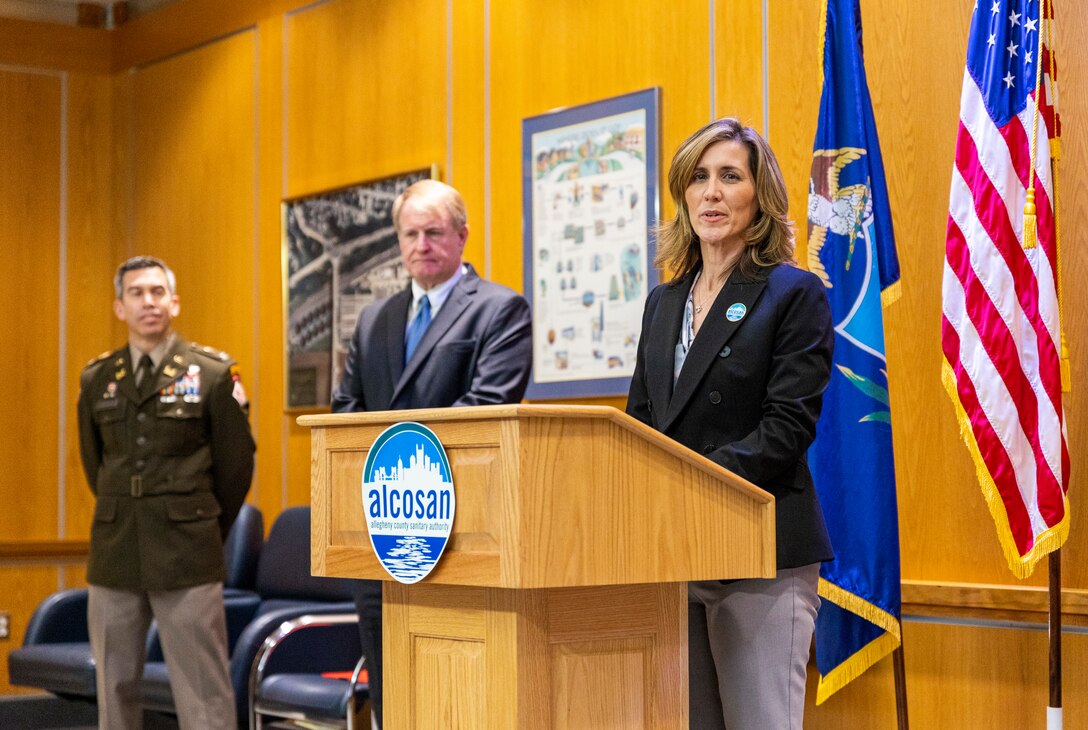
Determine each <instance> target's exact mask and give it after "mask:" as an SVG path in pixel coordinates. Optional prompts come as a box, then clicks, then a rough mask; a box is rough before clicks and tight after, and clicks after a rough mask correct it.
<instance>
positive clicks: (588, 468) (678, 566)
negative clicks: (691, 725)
mask: <svg viewBox="0 0 1088 730" xmlns="http://www.w3.org/2000/svg"><path fill="white" fill-rule="evenodd" d="M404 421H415V422H417V423H422V424H425V425H426V426H428V427H429V428H430V429H431V430H433V431H434V432H435V433H436V434H437V435H438V438H439V439H440V440H441V441H442V444H443V446H444V447H445V449H446V453H447V455H448V456H449V460H450V465H451V469H452V472H453V480H454V489H455V490H456V495H457V512H456V515H455V519H454V525H453V532H452V534H451V536H450V541H449V543H448V545H447V546H446V550H445V553H444V554H443V556H442V559H441V560H440V561H439V563H438V565H437V566H436V567H435V569H434V571H433V572H432V573H431V574H430V575H429V576H427V577H426V578H424V579H423V580H422V581H420V582H419V583H416V584H414V585H403V584H400V583H396V582H392V581H391V580H390V576H389V574H388V573H386V572H385V570H384V569H383V568H382V567H381V565H380V564H379V563H378V559H377V557H376V556H375V555H374V552H373V550H372V549H371V546H370V539H369V536H368V534H367V528H366V520H365V519H364V515H363V507H362V496H361V488H362V485H361V482H362V470H363V464H364V462H365V460H366V455H367V451H368V450H369V448H370V445H371V444H372V443H373V442H374V440H375V438H377V436H378V434H380V433H381V432H382V431H383V430H384V429H385V428H387V427H388V426H390V425H392V424H394V423H400V422H404ZM299 423H300V424H302V425H304V426H309V427H310V428H311V429H312V431H311V454H312V463H311V469H312V477H311V479H312V481H311V489H312V499H313V512H312V515H313V517H312V519H313V536H312V544H311V565H312V570H313V573H314V574H315V575H326V576H339V577H353V578H375V579H380V580H386V581H388V582H386V583H385V587H384V608H383V611H384V613H383V617H384V654H385V656H384V663H385V677H386V680H385V685H384V697H383V700H384V720H385V727H386V728H388V730H399V729H400V728H420V729H424V728H426V729H428V730H430V729H431V728H448V727H457V728H470V729H472V730H475V729H477V728H494V729H495V730H509V729H510V728H572V729H573V728H578V729H582V728H641V727H646V728H676V729H677V730H680V729H681V728H687V727H688V705H687V688H688V683H687V589H686V586H685V583H684V582H685V581H689V580H705V579H713V578H749V577H771V576H773V575H774V572H775V539H774V534H775V531H774V498H773V497H772V496H771V495H770V494H768V493H767V492H764V491H763V490H761V489H759V488H757V487H755V486H753V485H752V484H750V483H749V482H747V481H745V480H743V479H741V478H739V477H737V476H735V475H733V474H732V473H730V472H728V471H726V470H725V469H723V468H721V467H720V466H718V465H716V464H714V463H712V462H711V461H709V460H707V459H705V458H703V457H702V456H699V455H698V454H696V453H694V452H692V451H690V450H688V449H686V448H684V447H683V446H680V445H679V444H677V443H676V442H674V441H672V440H671V439H669V438H666V437H665V436H662V435H661V434H659V433H657V432H656V431H654V430H653V429H651V428H649V427H647V426H645V425H643V424H641V423H639V422H637V421H635V420H634V419H632V418H630V417H629V416H627V415H625V414H623V413H621V412H620V411H617V410H616V409H614V408H609V407H603V406H547V405H512V406H486V407H475V408H446V409H427V410H417V411H387V412H379V413H359V414H343V415H326V416H303V417H301V418H299Z"/></svg>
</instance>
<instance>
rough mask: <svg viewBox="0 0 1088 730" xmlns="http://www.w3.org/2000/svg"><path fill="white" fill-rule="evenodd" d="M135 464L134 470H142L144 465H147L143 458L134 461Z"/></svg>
mask: <svg viewBox="0 0 1088 730" xmlns="http://www.w3.org/2000/svg"><path fill="white" fill-rule="evenodd" d="M135 466H136V471H143V470H144V467H145V466H147V463H146V462H145V461H144V460H143V459H138V460H137V461H136V464H135Z"/></svg>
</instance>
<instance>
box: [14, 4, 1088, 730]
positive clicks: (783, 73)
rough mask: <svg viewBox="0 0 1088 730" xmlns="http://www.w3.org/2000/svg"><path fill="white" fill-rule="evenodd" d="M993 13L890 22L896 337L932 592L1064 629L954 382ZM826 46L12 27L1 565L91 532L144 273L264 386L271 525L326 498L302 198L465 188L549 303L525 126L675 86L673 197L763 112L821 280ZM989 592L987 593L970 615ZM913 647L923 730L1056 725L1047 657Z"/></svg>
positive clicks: (918, 579)
mask: <svg viewBox="0 0 1088 730" xmlns="http://www.w3.org/2000/svg"><path fill="white" fill-rule="evenodd" d="M228 6H229V7H228ZM1076 10H1077V8H1075V7H1073V4H1072V3H1069V2H1064V1H1063V0H1059V1H1058V8H1057V11H1058V19H1059V23H1060V24H1059V26H1058V34H1057V41H1058V59H1059V61H1060V62H1061V64H1062V66H1061V71H1062V75H1061V78H1060V80H1061V83H1062V88H1063V96H1062V99H1061V101H1062V107H1061V111H1062V114H1063V121H1064V130H1065V133H1066V134H1065V138H1064V140H1063V151H1064V158H1063V160H1062V165H1061V171H1062V172H1061V179H1060V184H1061V185H1062V188H1061V191H1062V192H1061V195H1062V198H1061V204H1062V215H1063V218H1062V231H1063V235H1064V239H1063V250H1062V256H1063V258H1062V274H1063V276H1064V279H1065V282H1066V285H1067V288H1066V302H1065V323H1066V330H1067V334H1068V337H1069V344H1070V347H1071V351H1072V357H1073V382H1074V384H1075V390H1074V392H1073V393H1072V394H1069V395H1068V396H1067V400H1066V404H1065V407H1066V412H1067V414H1069V416H1070V422H1069V439H1070V451H1071V453H1072V455H1073V465H1074V472H1073V480H1072V483H1071V497H1070V501H1071V505H1072V509H1073V519H1074V525H1073V530H1072V535H1071V537H1070V539H1069V542H1068V543H1067V547H1066V549H1065V554H1066V559H1065V577H1064V584H1065V586H1066V588H1067V589H1069V590H1070V591H1071V600H1070V603H1069V610H1070V611H1072V612H1073V615H1071V617H1070V619H1071V621H1073V622H1079V623H1085V621H1086V618H1085V617H1086V616H1088V610H1086V609H1085V608H1084V606H1085V604H1086V603H1088V601H1086V600H1085V598H1086V597H1088V561H1085V560H1082V559H1081V556H1083V555H1084V554H1085V551H1086V549H1088V533H1086V532H1085V531H1084V530H1081V529H1079V528H1078V525H1077V520H1078V519H1079V515H1080V514H1081V510H1082V508H1083V507H1084V506H1085V505H1086V504H1088V500H1086V499H1085V498H1084V497H1083V496H1082V494H1083V492H1084V489H1085V488H1088V483H1086V481H1085V480H1084V479H1083V478H1082V477H1081V476H1080V473H1081V471H1082V470H1081V469H1080V468H1079V466H1078V465H1079V463H1080V462H1079V460H1078V455H1079V454H1080V453H1081V452H1083V451H1084V448H1083V447H1084V446H1085V445H1086V444H1088V431H1086V426H1085V425H1084V423H1083V421H1084V419H1080V418H1079V417H1078V414H1079V413H1080V412H1081V410H1082V409H1083V407H1085V406H1088V400H1086V398H1085V396H1084V390H1083V388H1081V387H1078V386H1077V385H1076V384H1079V383H1081V382H1083V380H1084V377H1083V375H1084V365H1083V359H1084V355H1085V352H1086V350H1085V347H1084V337H1085V332H1084V328H1083V327H1081V326H1080V325H1079V322H1080V321H1082V319H1083V317H1084V314H1085V312H1084V310H1085V307H1086V304H1088V293H1086V292H1085V291H1084V290H1083V288H1082V287H1076V286H1075V284H1076V283H1077V282H1079V280H1080V279H1081V278H1083V275H1084V273H1085V268H1086V267H1088V254H1086V253H1085V249H1084V246H1083V245H1082V244H1083V239H1084V234H1083V231H1084V230H1085V229H1086V228H1088V220H1086V219H1088V208H1086V205H1085V197H1086V195H1088V193H1085V192H1083V189H1084V186H1083V185H1081V180H1080V178H1081V177H1083V175H1084V173H1083V171H1084V170H1085V169H1088V135H1085V134H1084V133H1083V131H1082V130H1083V128H1084V126H1085V123H1086V121H1088V109H1086V102H1085V101H1084V100H1085V99H1086V98H1088V91H1085V90H1086V89H1088V60H1086V59H1085V57H1084V56H1083V54H1079V53H1077V51H1078V49H1077V46H1076V39H1078V38H1083V37H1086V36H1088V19H1086V18H1085V16H1084V15H1083V14H1077V13H1076ZM970 12H971V3H969V2H959V3H954V4H949V5H947V7H946V6H944V5H942V6H940V7H937V6H933V5H926V4H917V3H915V4H909V3H908V4H904V3H901V2H897V1H896V0H862V13H863V17H864V19H865V50H866V64H867V71H868V76H869V85H870V90H871V93H872V96H873V101H874V106H875V114H876V119H877V125H878V128H879V130H880V135H881V142H882V146H883V152H884V161H885V166H886V168H887V176H888V182H889V188H890V194H891V198H892V200H891V207H892V211H893V215H894V216H895V228H896V234H897V241H898V250H899V256H900V260H901V265H902V270H903V297H902V299H901V300H900V301H899V302H898V303H896V304H895V305H893V306H892V307H891V308H890V309H889V310H888V312H887V314H886V329H887V344H888V353H889V370H890V376H891V378H890V380H891V384H892V385H891V395H892V402H893V413H894V435H895V445H896V466H897V472H898V480H899V503H900V522H901V542H902V554H903V577H904V580H906V581H908V583H909V585H910V586H912V587H913V589H912V590H910V591H908V594H909V596H911V597H912V598H911V600H914V601H917V602H918V603H916V604H912V605H911V606H908V611H911V612H913V613H919V614H921V613H930V614H933V613H935V614H938V615H942V614H949V613H957V614H958V615H959V614H963V613H966V614H969V615H974V616H980V615H981V616H985V615H993V616H1000V617H1003V618H1010V617H1011V618H1020V619H1023V620H1037V618H1038V617H1037V615H1036V614H1031V615H1027V614H1024V613H1023V612H1022V607H1021V606H1020V605H1018V604H1019V603H1020V601H1019V600H1018V599H1016V598H1012V599H1010V598H1008V596H1010V595H1011V596H1020V595H1022V594H1023V595H1026V594H1025V592H1024V591H1018V590H1017V586H1022V585H1027V586H1041V585H1044V583H1045V571H1037V575H1035V576H1033V577H1032V578H1031V579H1029V580H1027V581H1025V582H1024V583H1023V584H1021V583H1018V582H1017V581H1016V580H1015V579H1014V578H1012V576H1011V574H1010V573H1009V572H1008V570H1007V569H1006V568H1005V565H1004V560H1003V558H1002V556H1001V552H1000V550H999V547H998V543H997V540H996V537H995V535H994V529H993V525H992V522H991V520H990V517H989V514H988V512H987V510H986V508H985V505H984V504H983V500H982V497H981V493H980V490H979V488H978V486H977V484H976V482H975V480H974V475H973V470H972V466H971V462H970V460H969V458H968V456H967V452H966V450H965V449H964V447H963V446H962V443H961V442H960V440H959V435H958V430H957V424H956V422H955V419H954V417H953V411H952V407H951V405H950V404H949V403H948V402H947V397H946V396H945V394H944V391H943V388H942V387H941V384H940V362H941V355H940V349H939V336H940V335H939V332H940V330H939V322H940V284H939V282H940V274H941V267H942V263H941V261H942V256H943V246H944V228H945V222H946V219H947V199H948V189H949V181H950V175H951V165H952V148H953V139H954V135H955V130H956V124H957V110H958V102H959V91H960V84H961V80H962V73H963V58H964V51H965V44H966V35H967V27H968V19H969V14H970ZM818 21H819V3H817V2H781V3H780V2H772V3H765V2H763V0H731V1H730V2H724V1H722V0H717V1H716V2H710V3H708V2H705V1H704V0H676V1H675V2H671V3H667V4H660V3H645V4H641V5H640V4H634V5H632V4H631V3H621V2H617V1H616V0H601V1H600V2H596V3H585V2H581V1H580V0H518V1H517V2H498V1H496V0H483V1H482V2H481V1H479V0H476V1H473V2H470V1H468V0H444V1H443V0H422V2H417V3H412V4H408V3H404V2H380V1H379V0H327V1H326V2H317V3H304V2H302V1H301V0H244V1H239V2H235V3H229V4H227V5H224V4H222V3H220V2H215V1H214V0H181V2H179V3H177V4H175V5H172V6H170V7H169V8H166V9H164V10H162V11H158V12H156V13H152V14H149V15H147V16H145V17H142V18H140V19H138V20H137V21H134V22H133V23H130V24H128V25H126V26H124V27H122V28H121V29H119V30H118V31H114V32H113V33H112V35H110V34H107V35H105V36H104V35H102V34H103V33H105V31H101V32H96V33H85V32H82V31H81V32H78V33H77V32H66V31H59V30H54V29H46V30H42V29H40V28H32V29H29V30H28V28H27V26H26V24H19V23H11V22H8V21H0V63H2V64H6V65H3V66H0V98H3V100H4V103H3V104H2V105H0V155H2V160H3V164H2V165H0V265H2V266H3V267H4V268H3V271H5V273H8V274H9V281H18V282H19V283H20V286H15V287H3V288H0V308H2V309H0V313H2V315H3V319H2V324H0V365H2V366H3V370H4V372H5V375H6V377H7V378H8V382H7V387H6V388H5V391H6V395H5V397H4V398H3V399H0V416H3V417H4V421H5V422H6V423H9V424H16V425H17V427H13V428H9V429H8V431H9V437H8V439H4V440H0V505H3V509H2V510H0V543H4V542H12V541H28V540H35V541H50V540H57V541H61V540H81V539H85V538H86V535H87V531H88V524H89V519H90V511H91V499H90V497H89V495H88V493H87V489H86V485H85V483H84V479H83V476H82V473H81V470H80V467H79V463H78V456H77V455H76V452H75V445H76V432H75V427H74V407H73V404H74V401H75V394H76V392H77V391H78V372H79V369H80V367H81V365H82V363H83V362H85V361H86V360H87V359H88V358H90V357H92V356H93V355H95V354H97V353H98V352H100V351H102V350H104V349H107V348H110V347H115V346H116V345H117V344H118V343H119V342H121V341H122V340H123V337H124V332H123V330H122V329H121V328H120V326H119V325H118V324H117V323H116V322H115V321H114V320H113V319H112V315H110V313H109V303H110V298H111V296H112V293H111V290H110V277H111V275H112V271H113V268H114V267H115V266H116V264H117V262H118V261H119V260H120V259H122V258H123V257H125V256H127V255H129V254H132V253H137V252H144V251H147V252H151V253H156V254H159V255H162V256H164V257H166V258H167V260H168V261H170V262H171V264H172V265H173V266H174V267H175V269H176V270H177V272H178V276H179V290H180V294H181V299H182V314H181V317H180V318H179V320H178V326H179V329H180V330H181V331H182V332H183V333H184V334H186V335H187V336H188V337H190V338H192V339H196V340H199V341H207V342H208V343H209V344H212V345H214V346H217V347H220V348H222V349H225V350H227V351H229V352H231V353H232V354H233V355H235V356H236V357H237V358H238V359H239V361H240V363H241V366H242V370H243V376H244V382H245V383H246V386H247V388H248V390H249V393H250V397H251V400H252V402H253V411H252V417H251V419H252V422H253V427H254V431H255V434H256V438H257V441H258V455H257V459H258V462H257V477H256V482H255V485H254V490H253V492H252V493H251V501H253V502H254V503H256V504H257V506H259V507H260V508H261V509H262V510H263V511H264V513H265V515H266V519H267V520H268V521H269V522H270V521H271V519H272V518H273V517H274V516H275V515H276V514H277V513H278V512H279V511H280V510H282V509H283V508H284V507H285V506H288V505H293V504H300V503H304V502H306V501H307V500H308V498H309V445H308V434H307V433H306V432H305V431H303V430H302V429H300V428H298V427H297V426H296V425H295V424H294V418H295V416H296V415H297V414H295V413H288V412H285V411H284V407H283V383H284V374H283V356H282V352H283V334H282V327H283V322H282V317H283V302H282V283H281V271H282V269H281V267H282V263H281V256H280V248H281V241H280V201H281V200H282V199H283V198H284V197H288V196H295V195H300V194H305V193H308V192H315V191H318V190H323V189H328V188H332V187H337V186H340V185H345V184H349V183H351V182H355V181H358V180H364V179H371V178H375V177H380V176H384V175H388V174H391V173H395V172H400V171H404V170H407V169H414V168H418V167H422V166H426V165H429V164H431V163H437V164H438V165H439V167H440V169H441V171H442V175H443V177H444V179H446V180H448V181H450V182H452V183H453V184H454V185H456V186H457V187H458V188H459V189H460V190H461V191H462V192H463V193H464V195H465V198H466V201H467V203H468V207H469V222H470V227H471V235H470V238H469V243H468V247H467V249H466V256H467V258H468V259H469V260H470V261H472V262H473V264H475V265H476V266H477V268H478V269H479V270H480V271H481V272H482V273H485V274H488V275H489V276H490V277H491V278H492V279H495V280H497V281H499V282H501V283H504V284H507V285H509V286H511V287H513V288H515V289H520V288H521V274H522V259H521V250H522V229H521V120H522V119H523V118H525V117H527V116H531V115H535V114H540V113H542V112H545V111H547V110H549V109H553V108H557V107H564V106H570V105H575V104H580V103H584V102H588V101H592V100H596V99H600V98H604V97H608V96H613V95H617V94H622V93H626V92H630V91H635V90H638V89H642V88H646V87H649V86H658V87H660V88H661V89H662V118H661V131H662V135H661V139H662V155H661V157H662V159H661V164H662V169H663V171H662V179H664V172H665V170H666V169H667V165H668V162H669V160H670V159H671V155H672V152H673V150H674V149H675V147H676V145H677V144H678V143H679V142H680V141H681V140H682V139H683V138H684V137H685V136H686V135H687V134H688V133H690V132H691V131H692V130H694V129H695V128H696V127H698V126H699V125H701V124H703V123H704V122H706V121H707V120H709V119H710V118H711V117H712V116H719V115H727V114H735V115H738V116H740V117H741V118H742V119H743V120H745V121H746V122H748V123H750V124H752V125H753V126H755V127H756V128H757V129H760V130H762V131H763V132H764V133H765V134H767V136H768V137H769V139H770V141H771V144H772V146H773V147H774V148H775V150H776V153H777V155H778V157H779V160H780V162H781V163H782V166H783V169H784V171H785V173H786V177H787V181H788V184H789V189H790V194H791V199H792V200H793V201H794V206H795V210H796V211H797V215H798V216H799V217H800V218H801V220H800V221H799V223H800V235H799V241H798V247H799V258H800V259H801V260H804V255H803V254H804V246H805V240H804V238H805V234H804V220H803V216H804V201H805V199H806V195H807V184H808V183H807V181H808V169H809V159H810V152H811V145H812V139H813V136H814V132H815V127H816V113H817V106H818V97H819V91H820V90H819V88H818V84H819V62H820V61H819V56H818V53H819V43H818V37H817V24H818ZM28 33H30V34H31V36H32V39H33V42H31V43H28V42H27V40H26V39H27V38H28V37H31V36H28ZM9 40H10V41H11V42H10V43H9V42H8V41H9ZM765 89H766V93H765ZM663 195H664V198H667V193H663ZM664 198H663V199H662V201H661V210H662V212H663V214H669V213H670V212H671V211H672V204H671V201H669V200H667V199H664ZM607 402H612V403H613V404H614V405H618V406H621V407H622V405H623V401H622V399H613V400H611V401H607ZM58 459H59V460H61V464H62V465H63V466H62V468H58V466H57V463H58ZM58 552H60V551H58ZM0 560H2V558H0ZM81 580H82V577H81V575H80V571H79V569H78V566H72V565H71V564H70V562H65V561H64V560H62V559H61V558H57V559H48V558H46V559H40V560H33V561H23V562H15V561H12V560H9V561H8V562H6V563H3V562H0V596H12V598H9V599H0V610H11V611H12V612H13V614H14V616H13V618H14V620H13V627H14V629H15V632H14V637H13V640H14V641H15V642H17V641H19V640H20V638H21V632H22V629H23V628H24V627H25V622H26V619H27V618H28V615H29V611H30V609H31V608H32V607H33V605H35V604H36V603H37V601H38V600H40V598H41V597H43V596H44V595H45V594H46V593H48V592H49V591H51V590H54V589H56V588H57V587H59V586H68V585H73V584H78V583H80V582H81ZM956 584H965V585H966V586H967V587H966V588H964V587H957V586H956ZM976 584H1001V585H1006V586H1009V587H1010V590H1007V591H981V592H979V591H975V590H974V589H973V588H972V587H971V586H974V585H976ZM968 595H983V596H986V597H987V598H985V599H984V600H981V601H974V602H972V604H973V605H971V606H966V600H967V599H966V596H968ZM961 604H963V608H962V610H955V611H954V610H952V609H955V608H956V607H957V606H960V605H961ZM905 635H906V659H907V669H908V682H909V686H908V691H909V692H910V697H911V707H910V709H911V715H912V717H913V719H915V722H916V725H917V726H919V727H930V726H945V725H950V724H955V725H956V726H957V727H990V726H1016V727H1042V726H1043V720H1042V718H1043V714H1042V706H1043V701H1044V699H1045V667H1046V655H1045V634H1042V633H1039V632H1035V631H1026V630H1012V629H1004V630H998V629H984V628H970V627H965V626H955V625H940V624H930V623H908V624H907V627H906V629H905ZM10 645H11V644H6V645H5V644H0V654H5V653H6V652H5V651H4V648H5V647H7V646H10ZM1086 652H1088V646H1086V642H1085V639H1084V637H1083V636H1080V635H1077V636H1071V637H1069V638H1068V640H1067V650H1066V668H1067V669H1066V705H1067V712H1068V713H1069V714H1070V715H1074V713H1079V715H1080V716H1084V715H1085V713H1088V697H1086V693H1085V692H1084V691H1083V690H1082V689H1081V686H1082V685H1083V684H1084V677H1083V676H1081V675H1082V674H1083V671H1081V669H1078V667H1079V668H1083V666H1084V665H1085V660H1088V654H1086ZM5 672H6V666H4V667H0V687H2V686H3V682H4V681H5V678H6V677H5ZM1078 672H1079V673H1078ZM811 700H812V698H811V697H810V703H811ZM1010 719H1012V722H1011V724H1010ZM808 724H809V725H810V726H811V727H834V726H843V725H845V726H847V727H893V726H894V703H893V699H892V688H891V669H890V664H889V663H888V662H887V661H885V662H882V663H881V664H880V665H879V666H878V667H877V669H876V670H874V671H873V672H870V673H869V674H867V675H866V676H864V677H863V678H862V679H860V680H858V681H857V682H855V683H853V684H852V685H850V686H848V687H847V688H846V689H845V690H843V691H842V692H840V693H839V694H838V695H836V696H834V697H833V698H832V699H831V700H829V701H828V702H827V703H826V704H825V705H824V706H822V707H820V708H815V707H810V710H809V714H808Z"/></svg>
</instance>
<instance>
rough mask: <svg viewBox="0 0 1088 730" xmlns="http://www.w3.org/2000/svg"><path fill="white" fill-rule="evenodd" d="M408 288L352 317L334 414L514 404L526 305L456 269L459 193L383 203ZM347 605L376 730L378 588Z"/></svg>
mask: <svg viewBox="0 0 1088 730" xmlns="http://www.w3.org/2000/svg"><path fill="white" fill-rule="evenodd" d="M393 225H394V227H395V228H396V231H397V240H398V242H399V244H400V254H401V258H402V259H403V261H404V265H405V267H406V268H407V269H408V273H409V274H410V275H411V277H412V283H411V286H410V287H408V288H406V289H405V290H404V291H402V292H400V293H399V294H395V295H393V296H391V297H388V298H386V299H382V300H380V301H377V302H374V303H373V304H371V305H370V306H368V307H367V308H365V309H364V310H363V311H362V312H361V313H360V314H359V321H358V323H357V324H356V326H355V334H354V336H353V337H352V340H351V347H350V349H349V351H348V358H347V362H346V364H345V366H344V373H343V376H342V378H341V380H340V383H339V384H338V385H337V386H336V389H335V390H334V392H333V397H332V409H333V411H335V412H337V413H349V412H353V411H385V410H401V409H407V408H442V407H446V406H473V405H489V404H498V403H517V402H518V401H520V400H521V397H522V396H523V395H524V394H525V387H526V385H527V384H528V382H529V369H530V366H531V365H532V341H531V336H530V327H531V323H530V318H529V305H528V303H527V302H526V301H525V299H524V298H522V297H521V296H519V295H518V294H516V293H515V292H513V291H511V290H510V289H507V288H506V287H504V286H500V285H498V284H494V283H492V282H489V281H485V280H483V279H481V278H480V277H479V276H478V275H477V274H476V271H475V270H474V269H473V268H472V266H471V265H470V264H466V263H464V262H463V261H462V254H463V252H464V249H465V241H466V240H467V239H468V223H467V219H466V214H465V203H464V201H463V200H462V199H461V195H460V193H458V192H457V191H456V190H454V189H453V188H452V187H450V186H449V185H446V184H444V183H441V182H438V181H437V180H422V181H420V182H417V183H415V184H414V185H412V186H410V187H409V188H408V189H407V190H405V191H404V192H403V193H402V194H401V195H400V196H399V197H398V198H397V200H396V201H395V202H394V203H393ZM355 603H356V605H357V607H358V609H359V616H360V623H359V630H360V634H361V637H362V641H363V653H364V655H365V656H366V657H367V660H368V662H367V663H368V671H369V673H370V698H371V703H372V706H373V708H374V716H375V718H376V719H377V721H378V724H379V726H380V725H381V717H382V669H381V644H382V624H381V583H380V582H378V581H360V585H359V588H358V590H357V591H356V596H355Z"/></svg>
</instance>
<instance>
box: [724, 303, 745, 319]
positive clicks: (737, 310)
mask: <svg viewBox="0 0 1088 730" xmlns="http://www.w3.org/2000/svg"><path fill="white" fill-rule="evenodd" d="M747 311H748V307H746V306H744V305H743V304H741V303H740V302H737V303H736V304H730V305H729V309H727V310H725V318H726V319H728V320H729V321H730V322H739V321H740V320H741V319H743V318H744V315H745V313H746V312H747Z"/></svg>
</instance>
